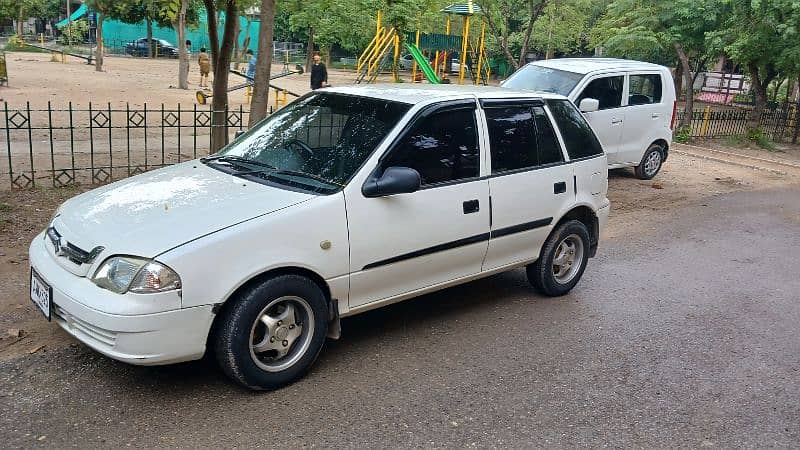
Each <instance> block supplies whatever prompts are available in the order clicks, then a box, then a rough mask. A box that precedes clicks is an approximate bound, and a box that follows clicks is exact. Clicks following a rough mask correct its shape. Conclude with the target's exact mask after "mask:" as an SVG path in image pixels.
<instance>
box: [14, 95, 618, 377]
mask: <svg viewBox="0 0 800 450" xmlns="http://www.w3.org/2000/svg"><path fill="white" fill-rule="evenodd" d="M607 177H608V169H607V162H606V156H605V155H604V154H603V150H602V148H601V146H600V143H599V142H598V140H597V138H596V137H595V135H594V133H593V132H592V129H591V127H590V126H589V125H588V124H587V122H586V120H585V119H584V118H583V116H582V115H581V113H580V112H579V111H578V110H577V109H576V108H575V106H574V105H573V104H572V103H570V101H569V100H567V99H566V98H565V97H563V96H560V95H555V94H536V93H531V92H527V93H526V92H522V91H512V90H508V89H502V88H496V87H492V88H489V87H475V86H441V85H434V86H432V85H406V86H403V85H393V84H391V85H390V84H387V85H370V86H347V87H336V88H327V89H321V90H317V91H314V92H311V93H309V94H307V95H305V96H303V97H301V98H299V99H297V100H295V101H294V102H292V103H291V104H289V105H287V106H285V107H283V108H281V109H279V110H278V111H277V112H275V113H274V114H272V115H270V116H269V117H268V118H267V119H266V120H264V121H262V122H260V123H259V124H257V125H256V126H255V127H253V128H251V129H250V130H249V131H248V132H247V133H245V134H244V135H242V136H240V137H239V138H238V139H236V140H235V141H234V142H232V143H231V144H230V145H228V146H226V147H225V148H224V149H223V150H221V151H220V152H219V153H217V154H215V155H212V156H209V157H206V158H201V159H199V160H195V161H189V162H185V163H182V164H177V165H174V166H171V167H166V168H162V169H158V170H154V171H152V172H148V173H145V174H141V175H137V176H134V177H130V178H127V179H125V180H121V181H118V182H116V183H112V184H109V185H107V186H103V187H100V188H97V189H95V190H93V191H89V192H86V193H84V194H81V195H79V196H77V197H74V198H72V199H70V200H68V201H66V202H65V203H64V204H63V205H62V206H61V207H59V208H58V210H57V211H56V213H55V215H54V217H53V219H52V221H51V222H50V223H49V224H48V226H47V229H46V230H44V231H43V232H42V233H40V234H39V235H38V236H37V237H36V238H35V239H34V240H33V242H32V243H31V246H30V264H31V290H30V292H31V299H32V300H33V302H34V303H35V304H36V306H37V307H38V308H39V309H40V310H41V312H42V313H43V314H44V316H45V317H46V318H47V320H53V321H55V322H56V323H57V324H58V325H59V326H61V327H62V328H64V329H65V330H66V331H67V332H68V333H70V334H71V335H73V336H75V337H76V338H77V339H79V340H80V341H82V342H84V343H85V344H86V345H88V346H90V347H92V348H94V349H95V350H97V351H98V352H100V353H103V354H105V355H107V356H109V357H111V358H114V359H117V360H120V361H125V362H128V363H131V364H140V365H157V364H167V363H173V362H179V361H188V360H193V359H198V358H201V357H202V356H203V354H204V353H205V352H206V351H207V350H209V351H211V352H212V353H213V355H215V357H216V359H217V361H218V363H219V364H220V366H221V368H222V370H223V371H224V372H225V373H226V374H227V375H228V376H230V377H231V378H232V379H233V380H235V381H236V382H238V383H240V384H242V385H243V386H246V387H248V388H251V389H273V388H277V387H279V386H282V385H285V384H287V383H290V382H292V381H294V380H296V379H298V378H299V377H301V376H302V375H303V374H304V373H305V372H306V371H307V370H308V369H309V368H310V367H311V364H312V363H313V362H314V360H315V359H316V358H317V355H318V354H319V352H320V350H321V349H322V346H323V344H324V342H325V339H326V337H333V338H338V337H339V326H340V322H339V318H340V317H345V316H351V315H355V314H359V313H361V312H364V311H368V310H371V309H374V308H378V307H381V306H385V305H389V304H392V303H395V302H398V301H401V300H405V299H408V298H412V297H416V296H419V295H422V294H425V293H428V292H432V291H435V290H439V289H443V288H446V287H449V286H453V285H456V284H461V283H465V282H468V281H471V280H474V279H477V278H481V277H486V276H489V275H492V274H496V273H499V272H503V271H507V270H510V269H515V268H521V267H522V268H525V269H526V273H527V277H528V280H529V282H530V283H531V284H532V285H533V287H534V288H535V289H536V290H538V291H539V292H541V293H542V294H544V295H548V296H559V295H564V294H566V293H568V292H569V291H570V290H571V289H572V288H573V287H575V285H576V284H577V283H578V281H579V280H580V279H581V276H582V275H583V272H584V270H585V269H586V265H587V262H588V260H589V258H591V257H593V256H594V255H595V252H596V250H597V246H598V240H599V238H600V236H601V234H602V231H603V228H604V227H605V225H606V222H607V219H608V213H609V201H608V199H607V198H606V192H607V190H608V178H607ZM421 308H422V309H424V307H421ZM420 314H421V315H424V314H425V311H424V310H423V311H420ZM439 320H445V321H446V320H447V318H446V317H439ZM207 346H208V348H207ZM385 357H386V358H391V357H392V355H385Z"/></svg>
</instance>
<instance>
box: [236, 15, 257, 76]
mask: <svg viewBox="0 0 800 450" xmlns="http://www.w3.org/2000/svg"><path fill="white" fill-rule="evenodd" d="M252 24H253V18H252V17H250V16H247V22H246V24H245V27H246V28H245V29H244V40H242V47H241V48H240V49H239V53H238V55H237V56H236V64H235V65H234V66H233V68H234V69H239V61H241V60H243V59H244V55H245V53H247V49H248V48H250V26H251V25H252Z"/></svg>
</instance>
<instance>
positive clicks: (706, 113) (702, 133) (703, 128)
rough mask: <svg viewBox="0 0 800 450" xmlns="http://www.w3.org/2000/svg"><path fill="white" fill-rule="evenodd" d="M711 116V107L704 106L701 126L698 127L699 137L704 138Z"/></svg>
mask: <svg viewBox="0 0 800 450" xmlns="http://www.w3.org/2000/svg"><path fill="white" fill-rule="evenodd" d="M710 116H711V106H708V105H706V109H705V110H704V111H703V125H702V126H701V127H700V136H702V137H705V136H706V132H708V119H709V117H710Z"/></svg>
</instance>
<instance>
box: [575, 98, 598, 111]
mask: <svg viewBox="0 0 800 450" xmlns="http://www.w3.org/2000/svg"><path fill="white" fill-rule="evenodd" d="M578 109H580V110H581V112H585V113H587V112H592V111H597V110H598V109H600V100H597V99H596V98H585V99H583V100H581V103H580V105H578Z"/></svg>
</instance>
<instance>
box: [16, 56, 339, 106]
mask: <svg viewBox="0 0 800 450" xmlns="http://www.w3.org/2000/svg"><path fill="white" fill-rule="evenodd" d="M6 61H7V64H8V76H9V83H8V87H1V88H0V98H1V99H2V100H5V101H7V102H8V103H9V107H15V108H16V107H22V106H24V105H25V102H27V101H30V103H31V107H32V108H45V107H47V102H48V101H49V102H51V104H52V105H53V107H54V108H55V107H59V108H65V107H66V106H67V104H68V102H70V101H71V102H72V103H73V106H75V107H86V106H87V105H88V102H90V101H91V102H92V103H94V104H95V105H107V104H108V103H109V102H110V103H111V106H112V107H124V106H125V104H126V103H129V104H130V106H131V107H132V108H133V107H141V106H142V105H144V104H145V103H147V104H148V105H154V106H155V105H160V104H161V103H164V104H165V105H167V106H172V107H175V105H177V104H179V103H180V104H181V105H182V106H191V105H192V104H193V103H195V92H196V91H197V90H199V89H200V87H199V81H200V80H199V76H200V72H199V70H198V66H197V62H196V60H195V59H193V60H192V62H191V65H190V69H189V70H190V71H189V89H188V90H182V89H177V88H175V86H177V83H178V62H177V60H175V59H154V60H151V59H147V58H132V57H126V56H109V57H106V58H105V59H104V62H103V72H97V71H95V68H94V66H89V65H86V63H85V62H84V61H83V60H81V59H77V58H69V59H68V60H67V63H66V64H62V63H58V62H50V56H49V55H48V54H44V53H26V52H9V53H7V54H6ZM281 72H283V64H273V66H272V74H273V75H275V74H278V73H281ZM354 79H355V76H354V74H353V73H352V72H347V71H342V70H336V69H329V70H328V81H329V83H331V84H332V85H335V86H336V85H344V84H352V83H353V81H354ZM242 81H244V79H243V78H241V77H237V76H236V75H231V77H230V81H229V83H230V85H231V86H233V85H235V84H239V83H241V82H242ZM309 83H310V80H309V74H308V73H304V74H302V75H298V74H295V75H290V76H287V77H284V78H279V79H276V80H273V81H272V84H273V85H275V86H278V87H281V88H283V89H288V90H290V91H292V92H295V93H298V94H305V93H306V92H308V91H309V90H310V86H309ZM229 102H230V107H231V108H232V109H233V108H238V107H239V105H244V106H246V105H247V104H246V98H245V90H244V89H241V90H238V91H233V92H231V93H230V94H229Z"/></svg>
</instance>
